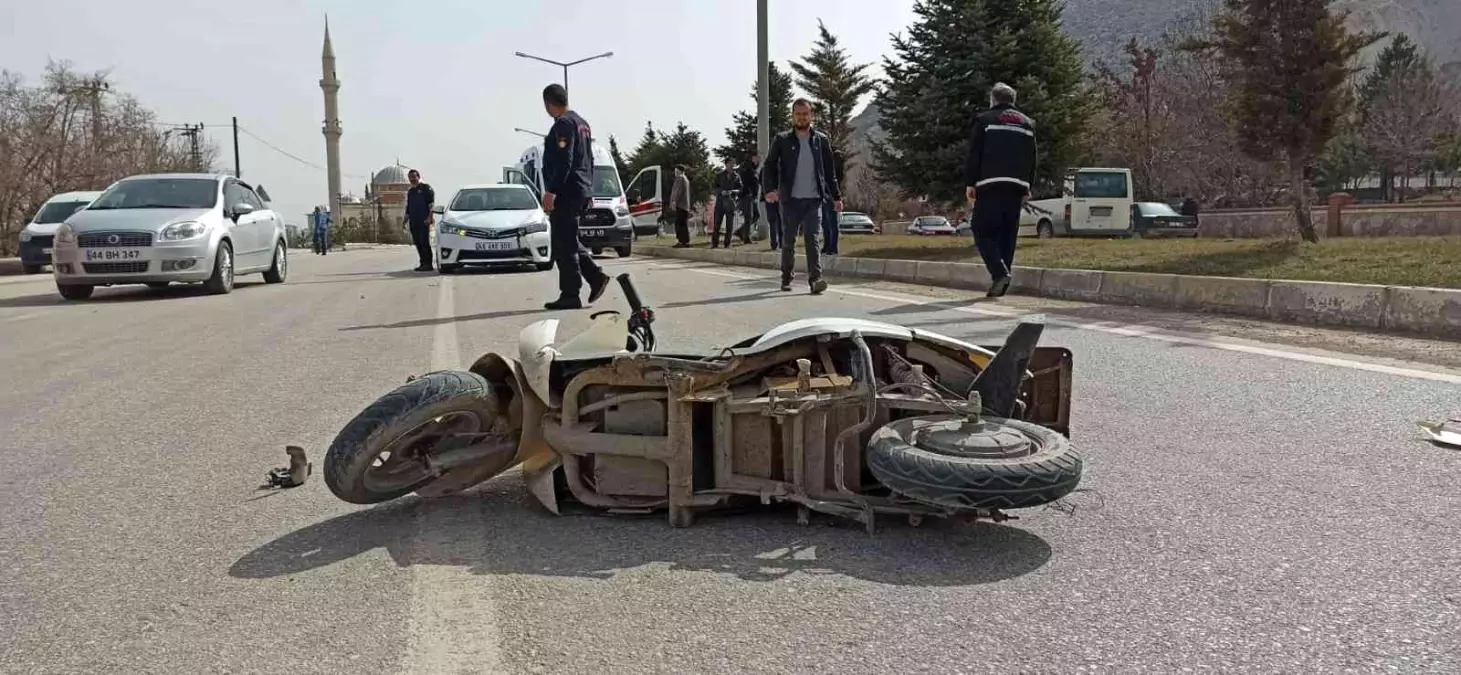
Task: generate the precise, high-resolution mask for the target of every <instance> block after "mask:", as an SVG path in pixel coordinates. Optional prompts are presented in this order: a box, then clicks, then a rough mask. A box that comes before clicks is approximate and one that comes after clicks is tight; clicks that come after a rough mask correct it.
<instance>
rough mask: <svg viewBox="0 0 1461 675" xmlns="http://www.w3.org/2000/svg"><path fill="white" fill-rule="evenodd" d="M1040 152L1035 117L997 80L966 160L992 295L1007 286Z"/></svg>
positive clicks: (973, 223) (973, 225)
mask: <svg viewBox="0 0 1461 675" xmlns="http://www.w3.org/2000/svg"><path fill="white" fill-rule="evenodd" d="M1038 153H1039V146H1038V144H1037V143H1036V139H1035V120H1033V119H1031V118H1030V116H1029V115H1026V114H1025V113H1023V112H1021V111H1020V110H1019V109H1017V108H1016V107H1015V90H1014V88H1013V87H1011V86H1009V85H1007V84H1005V83H1003V82H1000V83H998V84H995V85H994V88H993V89H991V90H990V92H989V109H988V110H985V111H983V112H980V113H979V114H978V115H975V117H974V124H973V129H972V130H971V131H970V135H969V151H968V155H967V157H966V158H965V160H964V185H965V188H964V194H965V196H966V197H968V198H969V204H970V212H971V217H970V230H971V231H972V232H973V234H974V245H975V246H976V247H977V248H978V249H979V256H980V257H981V258H983V259H984V267H985V268H986V269H988V270H989V282H990V285H989V292H988V293H987V294H986V295H987V296H988V297H991V298H997V297H1001V296H1003V295H1004V294H1005V293H1006V292H1008V291H1009V286H1010V275H1011V274H1012V273H1013V271H1014V264H1015V243H1016V242H1017V241H1018V237H1019V231H1020V212H1021V211H1022V210H1023V209H1024V204H1025V202H1026V201H1029V199H1030V186H1031V185H1032V184H1033V183H1034V182H1035V166H1036V163H1037V160H1038Z"/></svg>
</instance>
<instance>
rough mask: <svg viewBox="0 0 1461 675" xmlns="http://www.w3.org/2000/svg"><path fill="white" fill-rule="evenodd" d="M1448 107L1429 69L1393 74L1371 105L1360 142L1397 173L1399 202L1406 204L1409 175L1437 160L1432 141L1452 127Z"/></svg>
mask: <svg viewBox="0 0 1461 675" xmlns="http://www.w3.org/2000/svg"><path fill="white" fill-rule="evenodd" d="M1450 104H1451V102H1450V101H1449V100H1448V96H1447V92H1446V91H1445V89H1444V88H1443V86H1442V83H1441V81H1440V80H1439V79H1438V78H1437V77H1436V74H1435V71H1434V70H1433V69H1431V68H1428V67H1420V68H1413V69H1409V70H1406V71H1405V72H1401V73H1396V74H1395V75H1394V76H1393V77H1390V78H1388V79H1387V80H1386V81H1385V82H1383V83H1382V84H1381V85H1380V88H1379V90H1378V92H1376V94H1375V95H1374V98H1373V99H1372V100H1371V101H1370V108H1369V115H1368V116H1367V118H1366V120H1365V124H1364V129H1363V134H1364V138H1365V141H1366V143H1367V144H1368V145H1369V147H1370V148H1371V149H1372V151H1373V152H1374V153H1375V154H1376V155H1377V157H1378V159H1380V160H1381V161H1382V162H1383V163H1384V164H1385V165H1386V166H1392V167H1394V168H1395V169H1396V171H1397V172H1398V173H1399V174H1400V176H1401V190H1400V201H1402V202H1403V201H1405V191H1406V190H1408V189H1409V188H1410V177H1411V175H1412V174H1414V173H1415V172H1416V171H1417V170H1419V169H1422V168H1425V167H1427V166H1428V165H1429V164H1431V162H1432V160H1433V159H1435V154H1436V150H1437V145H1436V140H1437V139H1438V138H1440V137H1441V135H1442V134H1444V133H1445V132H1446V131H1448V130H1449V128H1450V127H1451V122H1452V119H1453V118H1452V116H1451V115H1450V114H1449V112H1450V111H1449V110H1448V107H1449V106H1450Z"/></svg>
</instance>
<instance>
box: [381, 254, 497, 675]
mask: <svg viewBox="0 0 1461 675" xmlns="http://www.w3.org/2000/svg"><path fill="white" fill-rule="evenodd" d="M439 289H440V290H439V292H438V293H437V304H436V320H437V322H438V323H437V324H436V329H435V334H434V336H433V339H432V343H431V369H432V370H447V369H458V368H461V367H462V357H461V349H460V347H459V345H458V343H457V325H456V322H455V321H452V320H451V319H452V317H453V316H455V314H456V302H455V299H454V298H453V297H452V277H448V276H443V277H441V278H440V283H439ZM417 508H418V509H419V510H418V512H417V513H418V514H420V515H418V516H417V519H416V528H417V531H416V535H415V540H414V541H413V542H412V548H413V551H412V553H413V555H412V556H411V558H412V560H413V562H412V565H411V615H410V622H411V623H410V633H409V635H410V637H409V643H408V645H407V650H406V658H405V661H404V663H403V664H402V666H403V668H402V670H403V672H406V673H431V674H433V675H435V674H437V673H500V672H506V671H505V670H504V669H503V666H502V654H501V652H500V649H499V646H498V640H499V637H500V634H499V633H498V630H497V612H496V608H495V607H494V603H493V600H492V589H491V588H490V587H489V582H488V579H489V578H490V577H487V576H484V575H478V574H473V573H472V571H471V570H470V569H468V568H466V567H464V566H463V565H461V564H459V563H455V562H453V561H455V560H456V559H458V558H459V557H460V556H458V555H455V553H454V552H455V551H456V550H457V549H458V548H460V547H461V546H462V543H461V542H459V541H455V540H453V539H451V538H450V537H448V536H446V534H445V533H446V532H450V531H453V530H458V531H459V530H460V527H459V526H458V527H447V526H448V525H449V524H451V523H450V522H449V521H452V520H454V519H460V518H463V517H466V518H470V514H463V513H460V512H459V513H443V512H442V511H441V509H434V508H432V507H431V505H429V504H420V505H418V507H417ZM428 561H440V562H439V563H432V562H428Z"/></svg>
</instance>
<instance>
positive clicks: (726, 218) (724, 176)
mask: <svg viewBox="0 0 1461 675" xmlns="http://www.w3.org/2000/svg"><path fill="white" fill-rule="evenodd" d="M740 190H741V177H740V175H739V174H737V173H736V168H735V165H734V164H732V163H731V161H730V160H728V159H727V160H725V168H724V169H721V170H720V172H719V173H717V174H715V233H714V234H712V235H710V248H719V247H720V239H721V235H722V234H724V235H725V247H726V248H730V245H731V230H734V229H736V195H737V194H738V193H739V192H740Z"/></svg>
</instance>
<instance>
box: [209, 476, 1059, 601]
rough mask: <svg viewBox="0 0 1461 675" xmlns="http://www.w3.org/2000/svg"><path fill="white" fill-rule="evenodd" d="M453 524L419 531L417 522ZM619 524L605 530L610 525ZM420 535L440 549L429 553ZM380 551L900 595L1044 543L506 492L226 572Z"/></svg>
mask: <svg viewBox="0 0 1461 675" xmlns="http://www.w3.org/2000/svg"><path fill="white" fill-rule="evenodd" d="M423 518H424V519H426V520H427V521H435V520H438V519H439V520H441V521H443V522H447V523H448V524H447V525H446V526H443V527H438V528H435V529H433V530H431V531H428V532H425V533H421V531H420V524H421V522H422V519H423ZM611 520H612V521H614V522H610V521H611ZM422 534H425V536H428V537H430V538H431V540H432V541H434V542H445V543H444V544H441V545H438V546H435V547H432V548H429V549H427V548H424V547H420V546H417V545H416V544H415V543H414V541H413V540H414V538H415V537H418V536H421V535H422ZM377 548H384V549H385V550H386V551H387V552H388V553H389V554H390V556H391V558H392V560H393V561H394V562H395V563H396V564H397V565H399V566H402V567H408V566H412V565H457V566H464V567H467V568H469V569H470V570H471V571H472V572H473V573H476V574H503V575H506V574H522V575H533V576H547V577H574V578H586V579H604V580H608V579H613V578H614V577H616V576H617V575H618V574H620V573H622V572H625V571H628V570H632V569H635V568H642V567H654V568H661V569H663V568H666V567H668V569H673V570H682V571H695V572H714V573H719V574H729V575H733V576H735V577H736V578H739V579H742V580H745V581H758V582H765V581H776V580H779V579H783V578H786V577H787V576H788V575H791V574H793V573H797V572H800V573H803V574H816V575H845V576H849V577H854V578H857V579H864V580H868V581H873V582H877V583H884V584H893V585H899V586H967V585H975V584H987V583H993V582H997V581H1002V580H1005V579H1011V578H1015V577H1019V576H1021V575H1024V574H1028V573H1030V572H1033V571H1035V570H1037V569H1039V568H1040V567H1042V566H1043V565H1044V564H1045V563H1046V562H1047V561H1049V559H1050V557H1051V549H1050V546H1049V544H1047V543H1046V542H1045V541H1044V540H1043V539H1041V538H1040V537H1039V536H1037V535H1035V534H1034V533H1032V532H1029V531H1027V530H1023V529H1020V528H1017V527H1007V526H1004V525H995V524H991V523H983V522H981V523H976V524H972V525H970V524H956V523H948V522H945V521H925V523H924V525H923V526H922V527H920V528H912V527H909V526H908V525H907V524H906V522H905V521H899V520H897V519H895V518H888V519H886V520H884V521H882V522H881V529H880V531H879V532H878V533H877V534H876V535H871V536H870V535H868V534H867V533H866V532H864V531H863V530H862V529H861V526H858V525H855V524H851V523H848V524H846V525H844V524H842V523H841V521H831V520H829V519H828V518H827V517H825V516H816V517H815V518H814V520H813V524H812V525H811V526H799V525H797V524H796V522H795V519H794V516H793V515H792V514H791V513H789V512H786V511H784V510H778V511H772V512H756V513H749V514H741V515H734V516H729V515H728V516H720V517H713V518H712V517H702V518H701V519H699V520H698V521H697V522H696V524H695V525H694V526H693V527H690V528H687V529H675V528H671V527H670V526H669V524H668V523H666V522H665V518H664V516H663V515H662V514H661V515H657V516H654V517H648V516H643V517H634V518H621V517H613V518H611V517H606V516H604V517H601V516H596V515H565V516H561V517H555V516H552V515H549V514H547V513H546V512H543V511H541V510H539V509H536V508H530V507H527V506H526V505H523V504H521V503H520V502H518V503H514V502H513V500H512V498H510V497H507V496H506V495H501V494H490V495H488V494H481V493H469V494H465V495H457V496H454V497H448V498H441V499H433V500H421V499H415V498H409V499H404V500H401V501H399V502H395V503H391V504H385V505H381V506H377V507H374V508H371V509H366V510H362V511H356V512H354V513H350V514H347V515H344V516H340V517H337V518H333V519H331V520H326V521H323V522H320V523H317V524H315V525H311V526H309V527H306V528H304V529H301V530H298V531H295V532H292V533H290V534H287V535H284V536H283V537H280V538H279V539H276V540H274V541H271V542H269V543H267V544H265V545H263V546H261V547H259V548H257V549H255V550H253V551H251V552H249V553H248V554H247V555H245V556H243V557H242V558H240V559H239V560H237V561H236V562H234V564H233V565H232V566H231V567H230V568H229V575H230V576H233V577H237V578H244V579H267V578H273V577H280V576H287V575H291V574H298V573H301V572H305V571H308V570H312V569H319V568H322V567H327V566H329V565H332V564H334V563H337V562H341V561H344V560H348V559H350V558H353V557H355V556H358V555H361V554H363V553H366V552H369V551H372V550H374V549H377Z"/></svg>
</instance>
